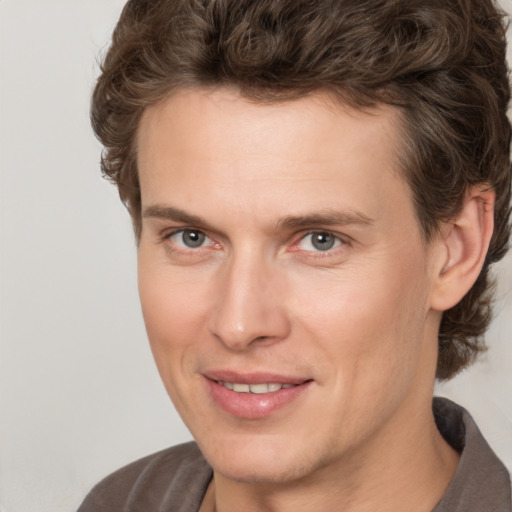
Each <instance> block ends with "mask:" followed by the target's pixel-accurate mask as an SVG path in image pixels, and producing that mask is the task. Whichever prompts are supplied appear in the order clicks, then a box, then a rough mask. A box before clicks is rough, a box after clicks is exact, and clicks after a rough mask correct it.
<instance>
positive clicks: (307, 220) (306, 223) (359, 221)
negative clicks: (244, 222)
mask: <svg viewBox="0 0 512 512" xmlns="http://www.w3.org/2000/svg"><path fill="white" fill-rule="evenodd" d="M143 217H144V218H156V219H164V220H172V221H174V222H181V223H183V224H189V225H193V226H199V227H203V228H206V229H212V230H213V229H214V228H213V227H212V226H211V224H210V223H209V222H208V221H206V220H205V219H203V218H202V217H199V216H198V215H193V214H190V213H187V212H186V211H184V210H181V209H179V208H175V207H173V206H162V205H151V206H148V207H147V208H145V209H144V213H143ZM373 223H374V221H373V219H371V218H370V217H368V216H367V215H365V214H363V213H361V212H358V211H338V210H333V209H325V210H322V211H320V212H318V213H311V214H306V215H294V216H287V217H284V218H282V219H280V220H279V221H278V222H277V223H276V225H275V229H276V231H277V230H278V229H280V228H285V229H297V228H299V229H300V228H306V227H314V226H333V225H350V224H356V225H371V224H373Z"/></svg>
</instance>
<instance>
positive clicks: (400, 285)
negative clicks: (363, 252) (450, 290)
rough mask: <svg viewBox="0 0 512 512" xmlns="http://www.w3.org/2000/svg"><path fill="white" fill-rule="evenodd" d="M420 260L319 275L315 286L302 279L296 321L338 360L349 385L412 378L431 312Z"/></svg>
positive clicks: (296, 296)
mask: <svg viewBox="0 0 512 512" xmlns="http://www.w3.org/2000/svg"><path fill="white" fill-rule="evenodd" d="M417 263H418V262H417V261H415V260H413V262H411V263H409V265H408V266H402V268H401V269H400V270H398V269H396V268H395V266H394V264H393V262H392V261H391V260H386V261H383V262H380V265H377V264H375V262H372V265H367V266H366V267H363V268H362V269H358V270H357V271H355V270H354V271H352V270H350V269H347V271H346V272H344V273H340V274H330V275H327V274H326V275H325V276H324V278H323V279H318V276H317V279H316V281H315V284H314V285H313V283H309V284H310V286H308V285H307V283H306V282H305V280H304V276H302V278H301V280H300V281H299V280H297V281H296V283H295V285H294V290H295V294H294V306H293V308H294V309H295V319H296V322H297V323H299V324H300V325H301V326H302V329H303V330H305V331H306V332H307V333H308V337H309V338H310V339H313V340H316V342H317V343H318V344H320V347H319V348H320V349H321V351H322V353H323V355H324V357H325V359H327V360H329V361H333V362H335V365H336V366H337V368H338V369H339V371H338V375H341V376H340V377H339V378H340V379H343V381H344V382H345V384H346V380H356V379H360V378H363V377H364V379H366V381H367V384H368V386H372V387H375V388H378V387H379V386H380V385H381V384H382V382H383V381H385V380H386V379H391V378H393V379H395V378H398V377H397V374H400V375H402V377H400V378H405V376H404V373H408V375H407V378H410V377H411V376H412V373H413V368H414V364H416V363H415V362H414V360H415V359H418V357H419V352H420V349H421V341H422V338H423V326H424V320H425V317H426V313H427V310H428V308H427V306H426V304H427V300H426V299H427V291H426V289H427V287H426V286H425V279H424V277H423V276H422V275H419V274H418V272H417V269H418V266H417ZM419 268H421V267H419ZM411 363H412V364H411ZM404 368H410V369H411V370H410V372H404ZM340 385H341V384H340Z"/></svg>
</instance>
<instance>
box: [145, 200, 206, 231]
mask: <svg viewBox="0 0 512 512" xmlns="http://www.w3.org/2000/svg"><path fill="white" fill-rule="evenodd" d="M142 216H143V217H144V218H146V219H147V218H153V219H163V220H172V221H175V222H182V223H183V224H190V225H194V226H201V227H204V228H209V229H211V228H212V226H211V225H210V223H209V222H207V221H206V220H205V219H203V218H202V217H199V216H198V215H192V214H191V213H187V212H186V211H184V210H180V209H179V208H174V207H173V206H162V205H158V204H156V205H151V206H148V207H147V208H145V209H144V213H143V215H142Z"/></svg>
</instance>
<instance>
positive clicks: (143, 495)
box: [78, 442, 212, 512]
mask: <svg viewBox="0 0 512 512" xmlns="http://www.w3.org/2000/svg"><path fill="white" fill-rule="evenodd" d="M211 477H212V470H211V468H210V466H209V465H208V463H207V462H206V460H205V459H204V457H203V455H202V454H201V452H200V451H199V448H198V447H197V445H196V443H194V442H190V443H185V444H181V445H177V446H173V447H172V448H168V449H166V450H162V451H160V452H157V453H154V454H152V455H149V456H147V457H144V458H142V459H139V460H137V461H135V462H132V463H131V464H128V465H127V466H124V467H123V468H121V469H119V470H117V471H115V472H114V473H112V474H111V475H109V476H108V477H106V478H105V479H104V480H102V481H101V482H100V483H98V484H97V485H96V486H95V487H94V488H93V489H92V490H91V492H90V493H89V494H88V495H87V497H86V498H85V500H84V502H83V503H82V505H81V506H80V508H79V509H78V512H116V511H120V512H121V511H123V512H138V511H141V512H142V511H144V512H151V511H153V510H155V511H156V510H163V509H169V510H176V511H183V512H189V511H190V512H195V511H196V510H197V509H198V507H199V504H200V503H201V500H202V498H203V495H204V493H205V491H206V488H207V486H208V483H209V482H210V480H211ZM171 504H172V507H171V508H170V507H169V505H171Z"/></svg>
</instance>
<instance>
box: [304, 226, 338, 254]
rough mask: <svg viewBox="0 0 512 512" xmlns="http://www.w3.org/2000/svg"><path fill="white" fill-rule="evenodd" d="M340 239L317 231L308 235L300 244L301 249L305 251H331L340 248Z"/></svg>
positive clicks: (325, 232)
mask: <svg viewBox="0 0 512 512" xmlns="http://www.w3.org/2000/svg"><path fill="white" fill-rule="evenodd" d="M341 243H342V241H341V240H340V239H339V237H337V236H335V235H333V234H332V233H329V232H327V231H315V232H313V233H308V234H307V235H306V236H305V237H303V238H302V239H301V240H300V242H299V247H300V248H301V249H302V250H304V251H322V252H325V251H329V250H331V249H334V248H335V247H338V246H340V245H341Z"/></svg>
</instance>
